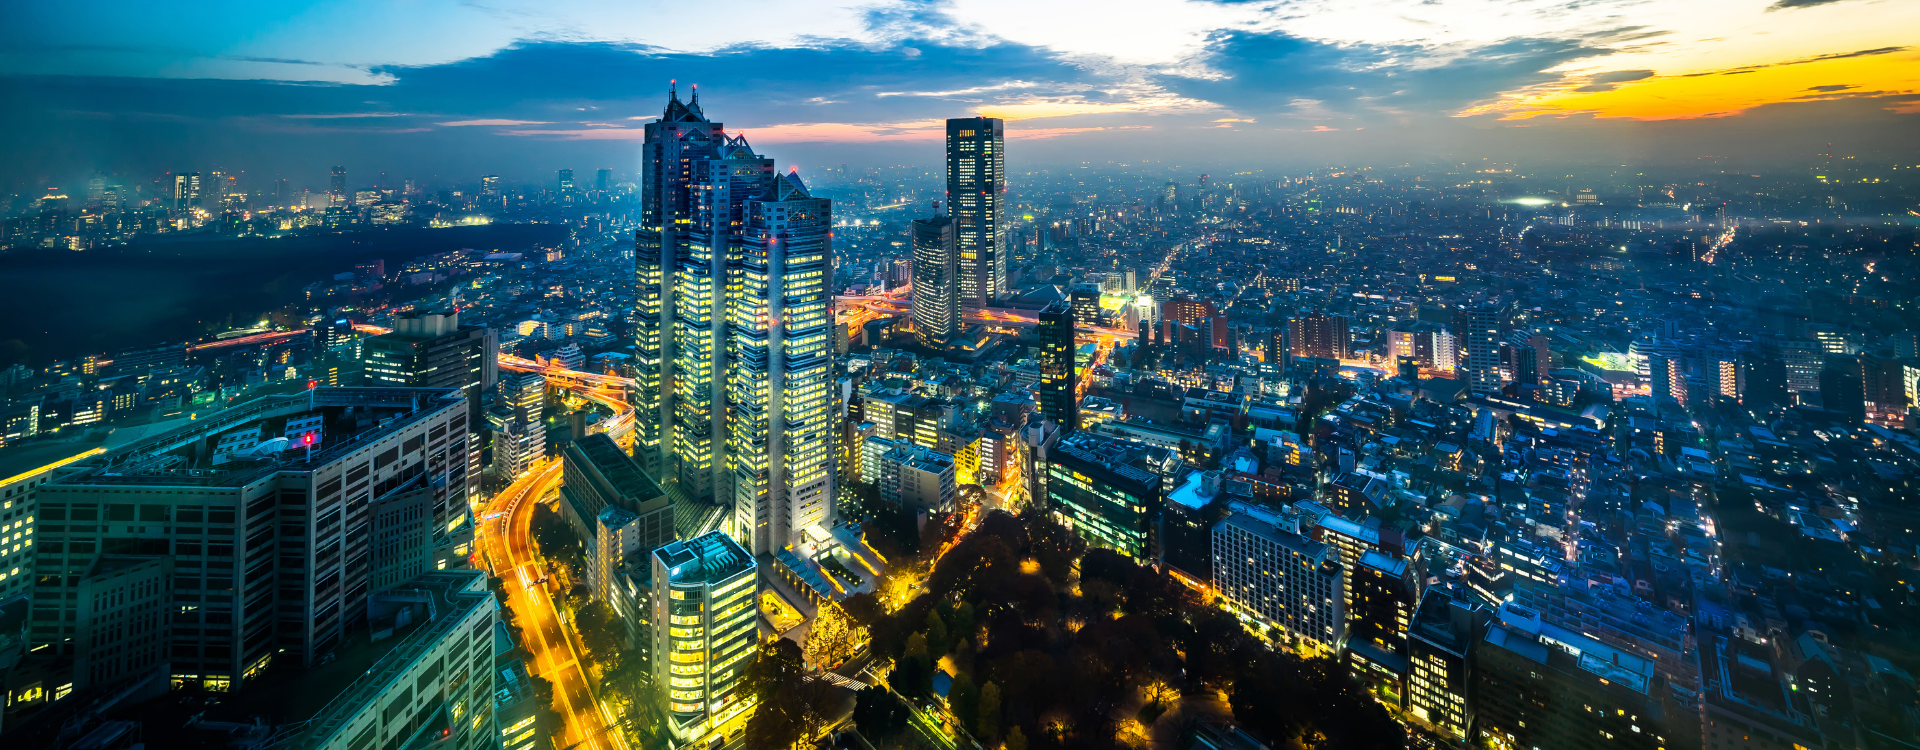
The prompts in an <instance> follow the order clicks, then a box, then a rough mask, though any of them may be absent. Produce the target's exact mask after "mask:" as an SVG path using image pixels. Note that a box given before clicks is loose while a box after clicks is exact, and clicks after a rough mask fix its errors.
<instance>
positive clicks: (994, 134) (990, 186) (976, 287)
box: [947, 117, 1007, 307]
mask: <svg viewBox="0 0 1920 750" xmlns="http://www.w3.org/2000/svg"><path fill="white" fill-rule="evenodd" d="M1006 202H1007V164H1006V132H1005V125H1004V123H1002V122H1001V121H1000V118H997V117H959V118H953V119H949V120H947V206H948V211H947V213H948V215H949V216H951V217H953V224H954V234H955V245H956V246H957V247H958V249H959V264H960V280H959V281H960V283H959V288H960V300H961V302H962V303H964V304H968V305H976V306H979V307H990V306H992V305H993V302H994V300H995V299H997V298H998V297H999V296H1000V295H1002V294H1004V293H1006V291H1007V257H1006V244H1007V216H1006V211H1007V207H1006Z"/></svg>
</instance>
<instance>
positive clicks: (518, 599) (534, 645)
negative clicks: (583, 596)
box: [481, 459, 626, 750]
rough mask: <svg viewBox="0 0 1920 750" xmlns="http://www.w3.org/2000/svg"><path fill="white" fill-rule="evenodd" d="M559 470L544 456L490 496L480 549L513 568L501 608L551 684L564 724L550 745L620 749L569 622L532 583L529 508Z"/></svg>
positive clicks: (497, 564)
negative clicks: (516, 625)
mask: <svg viewBox="0 0 1920 750" xmlns="http://www.w3.org/2000/svg"><path fill="white" fill-rule="evenodd" d="M560 469H561V463H560V461H558V460H554V459H547V460H545V461H543V462H542V463H540V464H536V465H535V466H534V468H533V469H531V470H529V471H527V472H526V473H525V474H522V475H520V476H519V477H518V478H516V479H515V480H514V481H513V483H512V484H510V485H508V486H507V488H506V489H504V490H502V491H501V492H500V493H499V494H498V495H495V496H494V499H493V501H492V502H491V503H490V504H489V506H488V510H489V511H493V512H495V513H498V514H499V515H498V517H497V520H495V521H494V523H492V524H487V525H483V526H482V527H481V532H482V542H481V543H482V548H483V549H484V550H485V552H486V558H487V561H488V563H489V565H490V566H491V567H492V568H493V569H494V571H495V575H499V574H500V573H502V572H504V571H513V575H512V576H511V577H506V576H502V578H503V581H505V582H511V583H503V585H506V586H507V587H508V588H509V590H508V592H507V601H506V606H507V607H508V608H509V609H511V610H513V612H514V614H515V615H516V618H517V619H518V621H519V622H520V623H521V626H522V627H521V636H522V637H521V640H522V643H521V645H522V646H524V647H525V648H526V649H527V653H528V654H529V655H530V656H531V657H532V659H531V665H530V666H532V668H533V670H534V673H535V674H538V675H540V676H541V677H544V678H546V679H547V680H548V681H549V682H551V683H553V688H554V689H553V694H554V703H555V706H554V708H555V709H556V710H557V711H558V712H559V714H560V716H561V719H562V721H563V722H564V723H563V727H562V731H561V732H560V736H559V737H556V738H555V739H557V740H560V742H558V743H556V744H558V745H561V746H569V745H571V746H577V747H580V748H585V750H602V749H603V748H604V749H606V750H625V748H626V740H625V738H624V737H622V736H621V734H620V733H619V732H609V731H608V730H609V729H610V728H612V723H611V722H610V721H609V720H608V718H607V716H606V715H605V714H604V712H603V710H602V708H601V706H600V701H599V700H598V699H597V696H595V695H594V691H593V682H592V680H591V679H589V677H588V676H587V673H586V667H585V666H584V661H583V660H582V659H581V658H580V649H579V646H578V645H576V644H575V643H574V637H575V636H574V633H573V632H572V626H571V625H567V624H563V623H562V622H561V620H560V612H559V607H558V605H556V604H555V603H554V600H553V597H552V595H551V594H549V593H548V592H547V588H546V586H545V584H542V583H538V581H539V580H540V578H539V575H538V573H539V568H538V561H537V557H536V556H535V555H534V552H533V542H532V536H533V506H534V503H535V502H538V500H539V498H540V497H541V496H543V495H545V494H547V493H548V492H550V491H552V490H553V489H554V488H555V487H557V486H559V484H560V482H561V471H560ZM489 515H492V513H489ZM512 583H517V584H518V586H517V587H516V586H513V585H512ZM608 737H611V738H612V740H611V741H609V740H607V739H606V738H608ZM567 740H572V742H571V743H568V742H566V741H567Z"/></svg>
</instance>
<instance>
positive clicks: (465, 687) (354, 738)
mask: <svg viewBox="0 0 1920 750" xmlns="http://www.w3.org/2000/svg"><path fill="white" fill-rule="evenodd" d="M367 609H368V610H369V611H368V613H367V618H368V620H369V623H370V625H371V626H372V628H373V629H374V631H375V634H376V640H374V641H373V645H372V648H373V649H374V650H375V651H376V654H377V655H376V656H375V657H374V660H373V666H372V667H370V668H368V669H367V671H366V673H365V674H363V675H361V676H360V677H358V678H357V679H355V680H354V681H353V682H352V684H350V685H348V687H347V689H346V690H345V691H343V692H341V693H340V695H339V696H337V697H335V698H334V699H333V700H332V701H330V702H328V703H327V705H326V707H325V708H322V709H321V710H320V712H319V713H317V714H315V715H314V716H313V717H312V718H311V719H308V720H306V721H305V722H302V723H301V724H299V727H300V729H299V732H298V734H295V735H294V736H293V737H292V738H291V739H290V740H288V745H287V747H288V748H289V749H290V750H367V749H369V748H401V747H436V748H447V749H448V750H483V749H484V748H494V747H499V746H500V736H499V734H498V731H499V730H498V728H497V725H496V721H495V717H496V714H495V713H494V685H495V682H494V680H495V678H496V672H495V670H494V665H493V656H494V654H493V631H494V624H495V623H497V622H499V621H500V615H499V611H500V605H499V603H498V602H497V601H496V600H495V599H494V597H493V592H492V591H489V590H488V589H487V576H486V574H485V573H483V572H481V571H441V572H433V573H426V574H423V575H421V576H419V577H417V578H414V579H412V580H409V581H408V582H407V583H406V585H405V586H404V587H403V588H400V589H397V590H395V591H392V592H390V593H386V594H381V595H377V596H374V597H372V599H371V600H370V601H369V602H368V603H367Z"/></svg>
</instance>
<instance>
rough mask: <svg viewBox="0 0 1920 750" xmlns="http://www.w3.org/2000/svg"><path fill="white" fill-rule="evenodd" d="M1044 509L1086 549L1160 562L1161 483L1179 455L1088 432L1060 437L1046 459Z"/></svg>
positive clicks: (1171, 469)
mask: <svg viewBox="0 0 1920 750" xmlns="http://www.w3.org/2000/svg"><path fill="white" fill-rule="evenodd" d="M1046 464H1047V465H1046V468H1045V471H1044V473H1045V474H1046V487H1047V490H1046V491H1047V504H1046V507H1047V509H1048V512H1050V513H1051V514H1052V515H1053V517H1054V520H1056V521H1058V522H1060V523H1061V524H1062V525H1065V526H1066V527H1067V528H1069V529H1072V530H1073V531H1074V532H1075V533H1078V534H1079V535H1080V538H1081V539H1084V540H1086V542H1087V544H1088V545H1091V546H1094V547H1102V548H1105V549H1110V550H1113V551H1115V552H1119V553H1120V554H1123V555H1127V556H1129V557H1132V558H1133V559H1135V560H1137V561H1141V562H1146V561H1151V560H1158V559H1159V557H1160V534H1159V531H1158V528H1159V522H1160V512H1161V505H1162V503H1163V501H1164V499H1165V497H1166V488H1165V487H1164V486H1163V485H1164V484H1165V481H1164V480H1163V477H1164V476H1165V475H1167V474H1171V473H1172V472H1173V471H1174V469H1175V468H1176V467H1178V466H1179V464H1180V456H1179V454H1177V453H1175V452H1173V451H1171V450H1168V449H1166V448H1162V447H1159V446H1149V445H1141V444H1138V443H1133V442H1129V441H1126V440H1121V439H1117V438H1109V437H1103V436H1099V435H1095V434H1093V433H1091V432H1084V431H1083V432H1074V433H1070V434H1068V435H1066V436H1065V437H1062V438H1060V439H1059V440H1058V442H1056V443H1054V445H1053V446H1052V447H1051V448H1049V449H1048V450H1047V453H1046Z"/></svg>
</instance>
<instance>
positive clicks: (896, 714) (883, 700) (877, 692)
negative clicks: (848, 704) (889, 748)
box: [853, 685, 907, 741]
mask: <svg viewBox="0 0 1920 750" xmlns="http://www.w3.org/2000/svg"><path fill="white" fill-rule="evenodd" d="M853 722H854V723H855V724H859V725H860V733H861V734H864V735H866V736H867V737H868V738H870V739H873V740H875V741H878V740H884V739H886V738H888V737H891V736H893V734H894V733H896V732H899V731H900V730H902V729H905V728H906V726H907V710H906V707H904V706H901V705H900V699H899V698H895V697H894V696H893V693H890V692H887V689H886V688H883V687H880V686H878V685H875V686H872V687H867V688H862V689H861V690H860V692H858V693H855V694H854V705H853Z"/></svg>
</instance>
